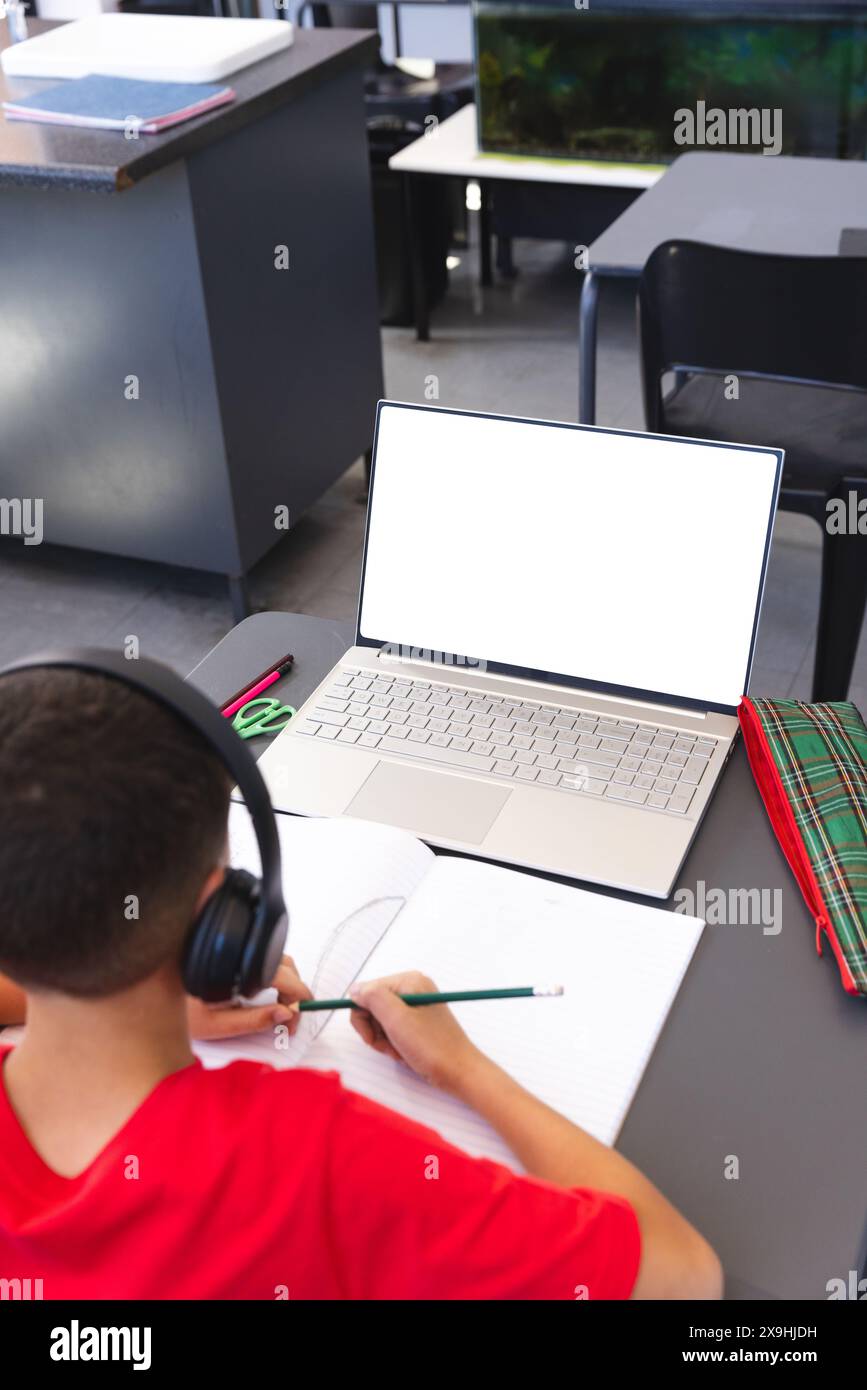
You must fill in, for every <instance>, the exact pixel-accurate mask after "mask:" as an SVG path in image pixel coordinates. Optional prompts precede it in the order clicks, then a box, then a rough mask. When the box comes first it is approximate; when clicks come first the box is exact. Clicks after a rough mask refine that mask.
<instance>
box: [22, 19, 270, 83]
mask: <svg viewBox="0 0 867 1390" xmlns="http://www.w3.org/2000/svg"><path fill="white" fill-rule="evenodd" d="M293 36H294V27H293V25H291V24H288V23H286V22H285V21H283V20H282V19H216V18H213V19H211V18H205V17H203V18H200V19H199V18H195V17H194V16H190V15H157V14H154V15H151V14H103V15H98V16H95V17H94V18H92V19H79V20H75V21H74V22H73V23H72V24H64V25H61V26H60V27H59V28H57V29H52V30H51V31H50V32H49V33H47V34H39V35H38V36H37V37H35V38H32V39H26V40H25V41H24V43H16V44H12V45H11V47H9V48H6V49H4V50H3V52H2V54H0V63H2V65H3V71H4V72H5V73H6V75H7V77H84V76H86V74H87V73H91V72H94V73H99V74H101V75H102V76H105V77H136V78H142V79H144V80H145V81H147V80H150V81H153V82H218V81H220V79H221V78H223V77H227V76H228V75H229V73H232V72H237V71H238V69H239V68H245V67H247V66H248V65H249V64H250V63H258V62H259V60H260V59H261V58H268V57H269V56H270V55H271V54H272V53H277V52H279V50H280V49H282V48H288V47H289V45H290V44H291V42H292V39H293Z"/></svg>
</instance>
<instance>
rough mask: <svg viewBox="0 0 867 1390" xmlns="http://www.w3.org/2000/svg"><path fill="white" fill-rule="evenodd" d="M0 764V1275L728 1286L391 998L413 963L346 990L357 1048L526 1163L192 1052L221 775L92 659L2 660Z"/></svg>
mask: <svg viewBox="0 0 867 1390" xmlns="http://www.w3.org/2000/svg"><path fill="white" fill-rule="evenodd" d="M179 769H183V772H182V775H181V774H179V771H178V770H179ZM0 787H2V790H3V794H2V797H0V969H2V970H3V971H4V972H5V974H6V976H7V980H6V981H5V982H0V1021H3V1022H9V1021H13V1020H14V1017H15V1015H16V1011H20V1010H21V1008H22V1007H23V996H22V995H20V994H19V993H18V992H17V991H18V990H21V991H26V999H27V1032H26V1035H25V1038H24V1040H23V1042H22V1043H21V1044H20V1046H19V1047H18V1048H16V1049H14V1050H11V1049H7V1050H6V1051H5V1052H3V1053H2V1054H0V1280H6V1281H14V1280H21V1281H22V1282H23V1281H24V1280H27V1279H30V1280H41V1286H40V1287H41V1289H42V1292H43V1296H44V1297H45V1298H49V1299H50V1298H88V1297H93V1298H260V1299H275V1298H287V1297H288V1298H296V1299H297V1298H558V1299H576V1298H588V1297H589V1298H597V1299H599V1298H626V1297H629V1296H632V1297H638V1298H641V1297H644V1298H714V1297H718V1296H719V1294H720V1284H721V1273H720V1267H719V1263H718V1261H717V1259H716V1256H715V1255H714V1254H713V1252H712V1251H711V1250H710V1248H709V1247H708V1245H707V1244H706V1243H705V1241H704V1240H703V1239H702V1238H701V1236H699V1235H698V1234H697V1232H695V1231H694V1230H693V1228H692V1227H691V1226H690V1225H689V1224H688V1223H687V1222H686V1221H685V1220H684V1218H683V1217H681V1216H680V1215H679V1214H678V1213H677V1212H676V1211H675V1210H674V1208H673V1207H672V1206H670V1204H669V1203H668V1202H667V1201H666V1200H665V1199H664V1198H663V1197H662V1196H661V1195H660V1193H658V1192H657V1191H656V1189H655V1188H654V1187H653V1186H652V1184H651V1183H650V1182H648V1181H647V1180H646V1179H645V1178H643V1177H642V1176H641V1174H640V1173H638V1172H637V1171H636V1169H635V1168H633V1167H632V1165H631V1164H630V1163H628V1162H627V1161H626V1159H624V1158H622V1157H621V1156H620V1155H619V1154H617V1153H615V1152H614V1151H613V1150H611V1149H608V1148H606V1147H605V1146H604V1145H602V1144H599V1143H597V1142H596V1141H595V1140H594V1139H592V1138H591V1137H590V1136H589V1135H587V1134H585V1133H584V1132H583V1131H581V1130H580V1129H578V1128H577V1127H576V1126H575V1125H573V1124H571V1123H570V1122H569V1121H568V1120H566V1119H564V1118H563V1117H562V1116H560V1115H558V1114H557V1113H556V1112H554V1111H552V1110H550V1109H549V1108H548V1107H547V1106H545V1105H543V1104H542V1103H541V1102H540V1101H537V1100H536V1099H535V1098H534V1097H533V1096H532V1095H530V1094H529V1093H528V1092H526V1091H524V1090H523V1088H522V1087H520V1086H519V1085H517V1083H515V1082H514V1081H513V1080H512V1079H511V1078H510V1077H509V1076H507V1075H506V1073H504V1072H503V1071H502V1070H501V1069H500V1068H499V1067H497V1066H496V1065H495V1064H494V1063H493V1062H492V1061H490V1059H488V1058H487V1057H485V1056H483V1055H482V1054H481V1053H480V1052H479V1051H478V1050H477V1049H476V1048H475V1047H474V1046H473V1044H472V1043H471V1042H470V1040H469V1039H468V1038H467V1036H466V1034H465V1033H464V1032H463V1031H462V1029H461V1028H460V1026H459V1025H458V1023H457V1021H456V1020H455V1018H454V1016H453V1015H452V1014H451V1013H450V1012H449V1010H448V1009H447V1008H445V1007H440V1006H437V1007H429V1008H425V1009H411V1008H408V1007H407V1006H406V1005H404V1004H403V1003H402V1002H401V1000H400V999H399V998H398V997H397V996H398V994H399V992H400V991H401V990H418V989H430V988H433V986H432V985H431V982H430V981H427V980H425V979H423V978H422V977H420V976H418V975H415V974H407V975H404V976H400V977H395V978H392V979H389V980H380V981H373V982H370V983H366V984H361V985H359V986H358V987H357V988H356V990H355V992H354V998H355V999H356V1001H357V1002H358V1003H360V1004H362V1005H363V1006H364V1010H365V1011H364V1012H359V1013H358V1014H357V1015H356V1016H354V1018H353V1022H354V1023H355V1026H356V1029H357V1031H358V1033H359V1035H360V1040H359V1046H362V1045H364V1044H367V1045H369V1046H372V1047H375V1048H378V1049H379V1050H383V1051H387V1052H389V1053H390V1054H391V1055H392V1056H395V1057H398V1058H400V1059H401V1060H402V1061H403V1062H404V1063H405V1064H406V1065H407V1066H409V1067H411V1068H412V1069H413V1070H414V1071H415V1072H417V1073H418V1074H419V1075H421V1076H422V1077H424V1078H425V1079H427V1080H428V1081H429V1082H430V1084H431V1085H432V1086H436V1087H440V1088H442V1089H443V1090H445V1091H447V1092H448V1093H450V1094H452V1095H456V1096H459V1097H460V1098H461V1099H462V1100H463V1101H465V1102H466V1103H467V1104H469V1105H471V1106H473V1107H474V1108H475V1109H476V1110H477V1111H478V1112H479V1113H480V1114H481V1115H483V1116H484V1117H485V1119H487V1120H488V1121H489V1123H490V1124H492V1125H493V1126H494V1127H495V1128H496V1129H497V1130H498V1131H499V1133H500V1134H501V1135H502V1136H503V1137H504V1138H505V1139H506V1141H507V1142H508V1144H509V1145H510V1146H511V1148H512V1149H513V1151H514V1153H515V1154H516V1156H517V1158H518V1159H519V1160H520V1161H521V1163H522V1164H523V1165H524V1167H525V1168H526V1170H527V1174H528V1175H527V1176H518V1175H516V1174H513V1173H512V1172H510V1171H509V1170H507V1169H505V1168H503V1167H500V1166H499V1165H497V1164H494V1163H490V1162H488V1161H487V1160H481V1159H474V1158H471V1157H469V1156H468V1155H466V1154H464V1153H462V1152H460V1151H459V1150H458V1149H455V1148H454V1147H452V1146H451V1145H450V1144H447V1143H446V1142H445V1141H444V1140H442V1139H441V1138H440V1137H439V1136H438V1135H437V1134H435V1133H434V1132H433V1131H431V1130H428V1129H425V1128H423V1127H421V1126H419V1125H416V1124H414V1123H412V1122H411V1121H409V1120H407V1119H405V1118H403V1117H402V1116H399V1115H397V1114H394V1113H393V1112H391V1111H389V1110H386V1109H383V1108H382V1107H381V1106H379V1105H376V1104H374V1103H373V1102H371V1101H368V1100H366V1099H364V1098H362V1097H360V1096H358V1095H355V1094H353V1093H352V1092H348V1091H346V1090H344V1089H343V1087H342V1086H341V1084H340V1081H339V1079H338V1078H337V1077H336V1076H333V1075H329V1074H322V1073H319V1072H315V1071H308V1070H303V1069H296V1070H290V1071H277V1070H274V1069H272V1068H269V1067H265V1066H260V1065H258V1064H254V1063H250V1062H236V1063H234V1064H233V1065H231V1066H229V1067H226V1068H225V1069H223V1070H218V1071H205V1070H204V1069H203V1068H202V1067H201V1065H200V1064H199V1063H198V1062H197V1061H196V1060H195V1058H194V1057H193V1054H192V1051H191V1049H190V1023H191V1021H192V1022H193V1025H194V1026H196V1025H197V1024H199V1023H201V1015H202V1006H200V1008H199V1011H198V1013H197V1012H196V1010H195V1009H194V1010H193V1016H192V1020H191V1019H190V1018H189V1017H188V1007H189V1005H188V1001H187V1000H186V998H185V995H184V989H183V984H182V981H181V974H180V957H181V952H182V947H183V943H184V939H185V935H186V932H187V930H188V928H189V925H190V923H191V922H192V921H193V920H194V919H195V917H196V915H197V913H198V912H199V911H200V909H201V906H202V904H203V903H204V902H205V901H206V900H207V899H208V897H209V896H210V895H211V894H212V893H213V892H214V890H215V889H216V887H217V886H218V885H219V884H220V882H221V880H222V877H223V873H224V865H225V844H226V822H227V813H228V793H229V786H228V781H227V777H226V774H225V772H224V770H223V768H222V766H221V764H220V762H219V760H218V758H217V756H216V755H215V753H214V752H213V751H212V750H211V749H210V748H209V747H208V746H207V745H206V744H205V742H204V740H203V739H202V737H201V736H200V735H198V734H197V733H196V732H195V731H194V730H193V729H192V728H190V727H188V726H187V725H186V724H185V723H184V722H183V721H181V720H180V719H179V718H178V717H176V716H175V715H174V714H172V713H170V712H169V711H168V710H167V709H165V708H163V707H162V706H160V705H159V704H157V703H156V702H155V701H153V700H151V699H148V698H147V697H146V696H145V695H143V694H142V693H140V692H138V691H135V690H132V689H129V688H127V687H125V686H123V685H120V684H119V683H118V682H117V681H114V680H110V679H108V678H106V677H103V676H100V675H95V674H92V673H83V672H80V671H73V670H67V669H54V670H36V671H25V672H20V673H17V674H14V675H9V676H4V678H3V680H2V682H0ZM131 894H134V895H135V896H136V898H137V899H138V902H139V905H140V911H139V915H138V916H137V917H136V916H133V917H132V918H131V917H130V916H129V915H128V913H127V912H126V911H125V905H126V904H128V902H129V900H130V895H131ZM277 984H278V988H279V991H280V1003H279V1005H278V1006H277V1009H278V1011H279V1015H278V1016H279V1018H281V1019H282V1018H284V1017H285V1016H286V1013H287V1012H288V1014H289V1018H290V1028H291V1027H293V1026H294V1024H295V1023H296V1022H297V1009H295V1008H293V1005H297V1001H298V1000H299V999H301V998H305V997H309V991H308V990H307V988H306V986H304V985H303V984H302V982H301V981H300V980H299V979H298V976H297V974H296V972H295V969H294V966H293V964H292V962H291V959H289V958H286V959H284V963H283V965H282V967H281V970H280V973H279V978H278V981H277ZM4 1010H5V1012H4ZM256 1022H257V1023H258V1024H259V1025H260V1026H270V1025H271V1023H272V1022H273V1013H272V1012H269V1013H267V1014H266V1015H264V1016H262V1017H261V1018H258V1019H257V1020H256ZM206 1023H207V1020H206ZM224 1026H225V1027H230V1026H231V1022H228V1023H226V1022H225V1020H224V1018H223V1014H222V1013H221V1014H220V1016H219V1017H218V1018H217V1023H216V1025H215V1026H214V1031H222V1030H223V1028H224ZM0 1042H2V1038H0ZM433 1160H436V1162H433ZM9 1286H11V1285H9ZM3 1287H7V1285H3Z"/></svg>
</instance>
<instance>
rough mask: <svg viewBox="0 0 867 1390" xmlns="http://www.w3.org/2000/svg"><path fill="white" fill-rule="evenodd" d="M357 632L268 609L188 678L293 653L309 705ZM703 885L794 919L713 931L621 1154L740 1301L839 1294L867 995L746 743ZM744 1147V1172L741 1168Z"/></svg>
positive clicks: (708, 852) (865, 1065)
mask: <svg viewBox="0 0 867 1390" xmlns="http://www.w3.org/2000/svg"><path fill="white" fill-rule="evenodd" d="M353 636H354V633H353V630H352V628H351V626H350V624H348V623H330V622H325V621H322V620H320V619H315V618H308V617H300V616H299V615H297V614H288V613H266V614H262V615H260V616H258V617H254V618H249V619H248V620H247V621H246V622H244V623H242V624H241V625H240V626H239V627H237V628H235V629H234V630H233V631H232V632H230V633H229V635H228V636H227V637H225V638H224V639H223V641H222V642H220V644H219V646H217V647H216V648H215V649H214V650H213V651H212V652H211V653H210V654H209V655H208V656H207V657H206V658H205V660H204V661H203V662H202V663H201V664H200V665H199V666H197V667H196V669H195V671H193V672H192V674H191V676H190V679H191V680H192V681H193V682H194V683H195V684H196V685H198V686H199V687H200V688H201V689H202V690H204V691H205V692H206V693H207V694H208V695H210V696H211V697H212V698H213V699H214V700H216V701H219V700H221V699H226V698H228V696H229V695H231V694H233V693H234V691H235V690H237V688H238V687H239V686H240V685H241V684H243V680H244V677H245V675H247V674H250V675H253V674H255V673H256V672H258V671H261V670H263V669H264V668H265V667H266V666H267V664H268V662H269V661H272V660H274V659H275V658H276V657H278V656H281V655H282V654H283V653H284V652H286V651H293V652H294V653H295V656H296V666H295V669H294V670H293V671H292V672H291V673H290V675H289V676H288V677H287V678H286V680H285V681H283V682H281V684H280V686H278V687H277V688H276V691H275V693H276V694H278V695H280V696H281V697H282V698H284V699H286V700H288V701H289V702H290V703H292V704H295V705H296V706H297V705H299V704H300V703H301V701H302V700H303V699H305V698H306V696H307V695H308V694H310V693H311V692H312V690H313V689H314V687H315V685H316V684H317V683H318V682H319V681H320V680H321V679H322V677H323V676H324V675H325V674H326V672H327V670H328V669H329V668H330V666H331V665H332V664H333V662H334V661H335V660H337V659H338V658H339V657H340V656H341V655H342V654H343V652H344V651H345V650H346V648H347V647H348V646H349V645H350V644H351V642H352V639H353ZM261 746H264V745H263V744H262V742H261V741H260V748H258V749H254V751H256V752H259V751H261ZM699 880H703V881H704V883H705V884H706V885H707V888H708V890H709V889H710V888H712V887H714V888H723V889H733V888H770V889H779V890H780V891H781V894H782V917H781V920H782V930H781V931H780V933H779V935H777V936H765V935H763V934H762V931H761V928H755V927H745V926H707V927H706V928H705V930H704V933H703V936H702V940H701V942H700V944H699V947H698V951H697V952H696V956H695V959H694V960H693V963H692V965H691V967H690V969H689V972H688V974H687V976H686V979H685V981H684V984H683V987H682V989H681V991H680V993H679V995H678V997H677V999H676V1001H675V1004H674V1008H673V1009H672V1011H671V1014H670V1016H669V1019H668V1022H667V1024H666V1026H665V1029H664V1031H663V1034H662V1037H661V1039H660V1041H659V1044H658V1046H657V1048H656V1051H655V1052H654V1054H653V1057H652V1058H651V1061H650V1064H649V1066H648V1068H647V1071H646V1073H645V1076H644V1079H643V1081H642V1083H641V1086H640V1087H639V1090H638V1094H637V1096H636V1098H635V1101H634V1103H633V1106H632V1109H631V1110H630V1112H629V1115H628V1116H627V1119H626V1123H625V1125H624V1127H623V1130H622V1133H621V1136H620V1140H619V1143H618V1148H620V1149H621V1150H622V1151H623V1153H625V1154H627V1155H628V1156H629V1158H631V1159H633V1160H634V1162H635V1163H637V1164H638V1165H639V1167H641V1168H642V1169H643V1170H644V1171H645V1172H646V1173H647V1174H648V1175H649V1176H650V1177H651V1178H652V1179H653V1180H654V1182H656V1183H658V1184H659V1186H660V1188H661V1189H662V1191H663V1192H665V1193H666V1194H667V1195H668V1196H669V1197H670V1198H671V1199H672V1200H673V1201H674V1202H676V1203H677V1205H678V1206H679V1207H680V1208H681V1209H682V1210H683V1211H684V1212H685V1213H686V1215H687V1216H688V1217H689V1218H690V1219H691V1220H692V1221H693V1222H695V1224H696V1225H697V1226H698V1228H699V1229H700V1230H701V1231H702V1232H703V1233H704V1234H705V1235H706V1236H707V1237H708V1238H709V1239H710V1240H711V1242H712V1243H713V1245H714V1246H715V1247H716V1249H717V1250H718V1251H719V1253H720V1255H721V1257H722V1260H723V1263H724V1265H725V1268H726V1277H727V1285H726V1288H727V1296H728V1297H729V1298H741V1299H754V1298H799V1299H824V1298H826V1297H827V1293H826V1284H827V1281H828V1280H829V1279H832V1278H837V1277H839V1278H843V1279H846V1278H847V1276H848V1271H849V1270H852V1269H854V1270H860V1271H862V1273H863V1266H864V1260H865V1253H867V1226H865V1217H867V1161H865V1155H867V1103H865V1101H867V1005H865V1004H864V1003H862V1002H861V1001H859V1000H855V999H850V998H849V997H848V996H846V995H845V994H844V993H843V990H842V987H841V985H840V983H839V977H838V974H837V970H836V967H835V966H834V964H833V962H832V960H831V959H830V956H827V957H826V958H825V959H824V960H818V959H817V957H816V954H815V948H814V945H813V937H814V930H813V926H812V923H811V921H810V918H809V916H808V914H807V912H806V909H805V908H804V905H803V903H802V901H801V897H800V894H799V893H798V890H797V887H796V886H795V883H794V880H793V879H792V876H791V874H790V873H789V870H788V867H787V865H786V863H785V860H784V859H783V856H782V854H781V852H780V850H779V849H778V847H777V842H776V840H775V839H774V837H773V834H772V832H771V830H770V827H769V824H768V821H767V817H766V815H765V812H764V809H763V807H762V804H761V802H760V800H759V797H758V794H757V793H756V790H755V787H754V784H753V781H752V777H751V775H750V771H749V767H748V765H747V761H746V757H745V756H744V751H743V746H742V745H739V746H738V748H737V749H736V752H735V754H734V756H733V758H732V760H731V762H730V764H729V766H728V769H727V771H726V773H725V776H724V778H723V781H722V784H721V786H720V788H719V790H718V792H717V795H716V796H715V797H714V799H713V802H712V803H711V806H710V809H709V811H708V813H707V816H706V818H705V821H704V824H703V826H702V828H701V831H700V833H699V836H698V838H697V841H696V843H695V845H694V847H693V850H692V853H691V854H690V856H689V858H688V860H687V862H686V865H685V867H684V870H683V873H682V874H681V878H680V881H679V884H678V887H679V888H684V887H689V888H691V889H692V890H693V891H695V890H696V884H697V881H699ZM596 891H598V890H596ZM656 905H657V906H658V904H656ZM407 964H408V965H411V964H412V962H411V961H408V962H407ZM730 1155H733V1156H735V1157H736V1158H737V1160H738V1164H739V1170H740V1176H739V1177H738V1179H737V1180H730V1179H727V1178H726V1177H725V1166H726V1163H727V1162H730V1158H729V1156H730ZM802 1321H807V1322H808V1321H809V1319H808V1318H805V1319H802Z"/></svg>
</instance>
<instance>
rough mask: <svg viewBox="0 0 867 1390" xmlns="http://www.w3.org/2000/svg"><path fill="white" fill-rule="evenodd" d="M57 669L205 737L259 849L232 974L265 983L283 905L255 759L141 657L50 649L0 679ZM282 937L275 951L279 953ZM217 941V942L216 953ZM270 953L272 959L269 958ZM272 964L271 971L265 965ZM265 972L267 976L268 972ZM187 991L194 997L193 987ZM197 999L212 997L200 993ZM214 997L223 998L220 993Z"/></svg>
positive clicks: (268, 809)
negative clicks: (249, 918) (251, 916)
mask: <svg viewBox="0 0 867 1390" xmlns="http://www.w3.org/2000/svg"><path fill="white" fill-rule="evenodd" d="M46 667H48V668H51V667H54V668H63V667H66V668H67V669H72V670H78V671H90V672H92V673H93V674H94V675H100V676H106V677H108V678H109V679H112V680H117V681H120V682H121V684H123V685H126V686H129V687H131V688H132V689H135V690H139V691H141V693H142V694H144V695H146V696H148V697H150V698H151V699H152V700H155V701H157V702H158V703H160V704H162V705H164V706H165V708H166V709H168V710H170V711H171V712H172V713H173V714H175V715H176V716H177V717H178V718H179V719H182V720H183V721H184V723H185V724H187V725H188V726H189V727H190V728H192V729H195V731H196V732H197V733H198V734H200V735H201V736H202V738H204V739H205V741H206V742H207V743H208V745H209V746H210V747H211V748H212V749H213V751H214V753H215V754H216V755H217V757H218V758H219V759H220V762H221V763H222V764H223V766H224V767H225V769H226V771H227V772H228V773H229V775H230V776H231V777H232V778H233V780H234V781H235V783H236V784H237V786H238V789H239V790H240V792H241V794H242V796H243V798H244V801H245V803H246V806H247V810H248V811H249V813H250V819H251V821H252V823H253V829H254V831H255V834H256V839H257V842H258V845H259V854H260V857H261V860H262V880H261V885H258V884H257V885H256V887H257V892H256V894H255V897H254V905H253V911H254V913H255V920H254V922H253V924H252V927H253V929H252V931H251V933H250V936H249V939H248V940H247V941H246V943H245V950H244V958H243V959H242V960H239V961H238V969H237V971H236V972H235V974H236V979H235V981H234V984H233V990H234V988H235V987H236V986H237V985H238V982H239V981H240V982H243V981H244V980H247V981H249V980H250V979H251V978H254V979H256V978H257V977H259V983H258V984H257V985H256V987H257V988H259V987H261V984H269V983H270V980H271V978H272V976H273V973H274V970H275V969H276V965H277V961H278V960H279V950H277V948H276V946H275V945H274V942H275V939H276V937H277V934H278V928H279V927H280V926H281V924H282V923H283V922H284V921H285V918H286V905H285V902H284V900H283V882H282V874H281V865H280V840H279V837H278V834H277V824H276V821H275V819H274V811H273V808H272V806H271V798H270V796H269V794H268V788H267V787H266V785H265V782H264V780H263V777H262V774H261V772H260V771H259V769H258V767H257V766H256V761H255V759H254V758H253V756H252V754H251V753H250V751H249V749H248V748H247V747H246V745H245V744H244V742H243V741H242V740H241V739H240V738H239V737H238V735H237V733H236V732H235V730H234V729H233V728H232V726H231V723H230V722H229V721H228V720H227V719H225V718H224V717H223V715H222V714H221V713H220V711H219V710H218V709H217V708H216V706H215V705H213V704H212V703H211V701H210V700H209V699H208V698H207V697H206V696H205V695H203V694H202V692H201V691H199V690H197V689H196V688H195V686H192V685H188V684H187V682H186V681H184V680H182V679H181V677H180V676H178V675H176V674H175V672H174V671H172V670H170V669H169V667H167V666H164V665H162V664H161V663H160V662H157V661H152V660H150V659H149V658H147V657H137V658H136V659H135V660H130V661H127V660H126V658H124V657H122V656H120V655H118V653H117V652H112V651H105V650H102V649H100V648H98V647H70V648H64V649H60V650H55V651H46V652H38V653H36V654H35V655H33V656H25V657H19V658H18V659H16V660H15V661H10V662H8V663H7V664H6V665H4V666H3V667H0V678H2V677H3V676H6V675H12V674H13V673H14V672H18V671H28V670H34V669H39V668H46ZM282 944H283V943H282V938H280V940H279V947H280V949H281V950H282ZM222 945H223V943H222V942H221V941H218V942H217V943H216V949H218V950H219V949H220V948H221V947H222ZM275 953H276V957H277V958H276V960H275V959H274V956H275ZM272 962H273V969H271V963H272ZM269 972H270V973H269ZM191 992H193V993H198V991H197V990H195V989H193V990H192V991H191ZM201 997H202V998H207V997H214V996H213V995H210V996H209V994H207V993H203V994H202V995H201ZM216 997H218V998H220V997H222V998H225V997H227V995H226V994H222V995H217V996H216Z"/></svg>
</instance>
